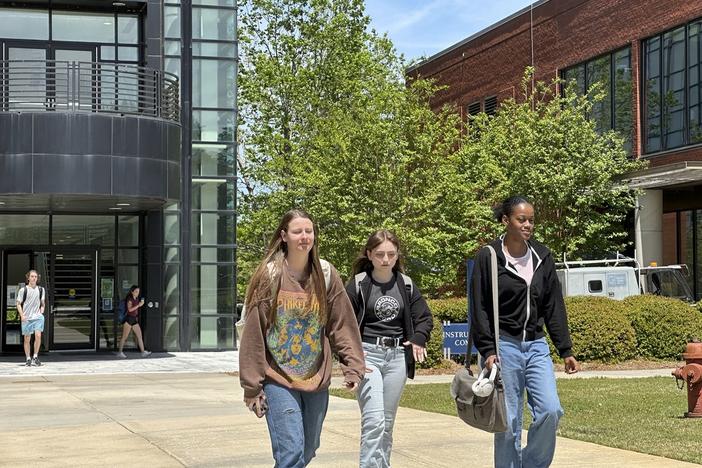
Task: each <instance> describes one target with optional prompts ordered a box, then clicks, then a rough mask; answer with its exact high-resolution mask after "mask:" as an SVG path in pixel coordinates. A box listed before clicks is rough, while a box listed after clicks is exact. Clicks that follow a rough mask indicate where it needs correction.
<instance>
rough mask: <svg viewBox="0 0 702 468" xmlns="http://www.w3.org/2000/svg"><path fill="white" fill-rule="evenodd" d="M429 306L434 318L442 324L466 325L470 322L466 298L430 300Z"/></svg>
mask: <svg viewBox="0 0 702 468" xmlns="http://www.w3.org/2000/svg"><path fill="white" fill-rule="evenodd" d="M427 304H428V305H429V309H430V310H431V313H432V315H434V318H436V319H438V320H440V321H442V322H444V321H448V322H452V323H465V322H466V321H467V320H468V303H467V300H466V298H465V297H455V298H451V299H429V300H428V301H427Z"/></svg>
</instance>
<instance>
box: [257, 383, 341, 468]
mask: <svg viewBox="0 0 702 468" xmlns="http://www.w3.org/2000/svg"><path fill="white" fill-rule="evenodd" d="M263 392H264V393H265V394H266V399H267V401H268V411H267V412H266V422H267V423H268V433H269V434H270V437H271V447H272V449H273V459H274V460H275V466H276V468H303V467H304V466H307V464H308V463H309V462H310V460H312V459H313V458H314V455H315V452H316V451H317V448H319V436H320V435H321V434H322V423H324V417H325V416H326V415H327V407H328V406H329V392H328V391H327V390H324V391H321V392H301V391H298V390H291V389H289V388H286V387H282V386H280V385H277V384H274V383H267V384H264V385H263Z"/></svg>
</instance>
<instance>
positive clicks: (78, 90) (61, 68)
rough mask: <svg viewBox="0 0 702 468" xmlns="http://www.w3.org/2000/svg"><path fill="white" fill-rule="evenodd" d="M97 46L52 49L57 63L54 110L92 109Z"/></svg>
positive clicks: (93, 104)
mask: <svg viewBox="0 0 702 468" xmlns="http://www.w3.org/2000/svg"><path fill="white" fill-rule="evenodd" d="M95 53H96V47H95V46H92V45H82V46H78V45H76V46H70V47H66V48H55V49H54V50H53V55H54V60H55V63H56V83H55V87H56V107H57V108H59V109H68V110H74V111H76V110H86V111H90V110H93V108H94V106H95V92H94V91H95V89H96V70H95V64H94V62H95Z"/></svg>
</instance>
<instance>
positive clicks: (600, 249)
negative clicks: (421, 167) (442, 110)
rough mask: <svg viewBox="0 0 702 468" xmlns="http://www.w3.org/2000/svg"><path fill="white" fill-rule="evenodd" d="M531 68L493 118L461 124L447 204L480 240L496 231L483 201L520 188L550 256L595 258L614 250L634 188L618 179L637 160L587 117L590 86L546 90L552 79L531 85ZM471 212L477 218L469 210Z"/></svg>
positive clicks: (592, 98)
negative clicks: (517, 96)
mask: <svg viewBox="0 0 702 468" xmlns="http://www.w3.org/2000/svg"><path fill="white" fill-rule="evenodd" d="M532 73H533V69H531V68H528V69H527V70H526V72H525V75H524V78H523V81H522V93H523V94H522V97H523V100H521V101H520V102H517V101H515V100H509V101H507V102H505V103H503V104H502V105H501V106H500V107H499V109H498V111H497V113H496V114H495V115H494V116H487V115H485V114H481V115H479V116H477V117H475V118H474V119H472V120H471V121H470V122H469V123H468V132H467V134H468V137H467V139H466V141H465V142H464V145H463V147H462V149H461V151H459V152H458V153H456V154H455V155H454V157H455V167H456V169H457V177H460V178H461V179H462V180H463V183H462V184H457V185H458V186H460V187H462V189H461V191H460V192H459V193H454V194H452V195H451V196H452V199H453V200H455V203H457V204H460V203H461V201H462V203H463V204H462V206H463V211H464V212H467V213H471V216H472V219H465V222H466V223H472V224H473V226H474V237H473V239H474V240H476V241H478V242H481V243H482V242H485V241H487V240H488V239H490V238H492V237H493V236H494V235H496V234H497V232H499V230H500V228H499V226H497V225H495V224H494V223H493V222H492V221H491V216H492V212H491V210H490V208H491V207H493V206H495V205H497V204H498V203H499V202H500V201H501V200H502V199H504V198H506V197H508V196H510V195H514V194H521V195H525V196H527V197H528V198H530V199H531V200H532V201H533V203H534V207H535V210H536V216H537V220H536V223H537V228H536V231H535V234H536V237H537V238H539V239H540V240H542V241H544V242H545V243H546V245H548V246H549V247H550V248H551V249H552V251H553V252H554V255H555V256H556V257H560V256H561V255H562V254H564V253H565V254H567V256H568V257H569V258H578V257H598V256H602V255H605V254H606V253H608V252H613V251H616V250H620V249H622V248H623V247H624V246H625V245H626V243H627V241H628V239H627V236H628V232H627V231H626V229H625V227H624V226H623V225H622V222H623V221H624V219H625V217H626V215H627V213H628V212H630V210H632V209H633V208H634V206H635V196H636V193H635V191H633V190H631V189H629V188H628V187H627V186H626V185H625V184H624V183H622V182H621V180H622V177H623V176H624V175H625V174H626V173H628V172H631V171H635V170H639V169H641V168H643V167H644V165H645V163H644V162H641V161H637V160H633V159H631V158H629V157H628V155H627V151H626V149H625V148H624V140H623V138H622V136H621V135H619V134H618V133H617V132H615V131H605V132H598V131H597V130H596V125H597V124H596V122H593V121H591V120H589V119H588V118H587V116H588V115H591V114H592V106H593V103H597V102H600V101H601V100H602V95H603V92H602V91H601V90H600V89H599V88H598V87H597V86H595V87H593V88H591V89H590V90H589V93H588V94H587V95H578V93H576V92H574V90H573V89H571V90H570V92H566V93H564V94H563V95H561V94H557V93H554V90H555V89H557V86H556V84H557V82H555V81H554V82H553V83H550V84H549V85H547V84H545V83H542V82H538V83H536V85H535V86H534V88H533V89H532V88H531V76H532ZM476 214H477V216H476Z"/></svg>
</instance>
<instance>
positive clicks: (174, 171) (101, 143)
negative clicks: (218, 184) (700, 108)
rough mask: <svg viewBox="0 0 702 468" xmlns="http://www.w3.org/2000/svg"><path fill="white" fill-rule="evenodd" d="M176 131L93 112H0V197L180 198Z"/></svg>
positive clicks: (168, 125) (144, 120) (169, 125)
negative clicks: (39, 195)
mask: <svg viewBox="0 0 702 468" xmlns="http://www.w3.org/2000/svg"><path fill="white" fill-rule="evenodd" d="M180 134H181V128H180V126H179V125H178V124H175V123H173V122H168V121H166V120H161V119H153V118H145V117H135V116H120V115H105V114H97V113H63V112H56V113H54V112H36V113H0V195H5V194H42V195H83V196H84V195H96V196H99V197H108V198H112V197H115V198H128V199H140V198H144V199H149V200H151V202H152V203H153V202H154V201H155V202H157V203H158V202H160V203H161V204H165V203H167V202H172V201H178V200H180V145H181V143H180V142H181V135H180Z"/></svg>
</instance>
